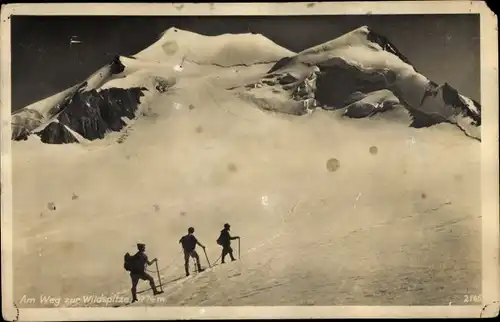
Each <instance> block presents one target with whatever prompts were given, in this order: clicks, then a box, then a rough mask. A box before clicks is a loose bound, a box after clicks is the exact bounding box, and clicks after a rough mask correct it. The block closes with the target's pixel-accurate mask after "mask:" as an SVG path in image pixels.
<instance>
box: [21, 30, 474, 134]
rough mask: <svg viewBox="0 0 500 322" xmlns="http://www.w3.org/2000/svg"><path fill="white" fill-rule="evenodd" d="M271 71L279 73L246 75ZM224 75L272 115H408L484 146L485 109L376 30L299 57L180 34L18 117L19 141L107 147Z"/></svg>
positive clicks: (228, 87) (240, 41)
mask: <svg viewBox="0 0 500 322" xmlns="http://www.w3.org/2000/svg"><path fill="white" fill-rule="evenodd" d="M265 64H274V66H272V68H270V69H269V70H267V72H266V71H264V72H258V71H257V70H255V71H254V72H253V73H248V72H247V73H245V72H243V73H238V71H237V70H236V69H237V67H245V68H246V69H245V70H249V69H252V68H253V67H257V66H258V65H265ZM189 66H196V67H197V68H196V69H195V68H189ZM231 72H232V73H231ZM214 73H223V74H224V73H225V75H224V76H220V77H219V76H214V77H212V78H211V81H210V83H211V86H212V85H215V87H216V88H219V89H220V90H223V91H228V92H229V93H231V94H232V95H235V96H237V97H239V98H241V99H243V100H245V101H250V102H252V103H253V104H254V105H256V106H257V107H259V108H262V109H264V110H270V111H275V112H282V113H288V114H294V115H303V114H306V113H310V112H312V111H313V110H315V109H317V108H323V109H325V110H342V111H343V115H344V116H347V117H351V118H364V117H371V116H373V115H375V114H380V113H383V112H387V111H390V110H395V109H403V110H404V111H406V112H407V114H408V116H409V118H408V120H403V122H407V123H408V125H409V126H412V127H428V126H431V125H435V124H438V123H443V122H446V123H450V124H453V125H455V126H457V127H458V128H459V129H461V130H462V131H463V132H464V133H465V134H466V135H467V136H470V137H472V138H475V139H478V140H480V126H481V106H480V105H479V104H478V103H477V102H475V101H473V100H471V99H469V98H467V97H465V96H463V95H461V94H459V92H458V91H457V90H456V89H454V88H453V87H452V86H451V85H450V84H447V83H445V84H443V85H438V84H436V83H434V82H433V81H432V80H429V79H427V78H426V77H425V76H424V75H422V74H420V73H419V72H418V71H417V69H416V68H415V67H414V66H413V65H411V63H410V61H409V60H408V59H407V58H406V57H405V56H404V55H403V54H402V53H400V52H399V51H398V49H397V48H396V47H395V46H394V45H393V44H392V43H391V42H390V41H389V40H388V39H387V38H385V37H384V36H382V35H379V34H377V33H375V32H374V31H372V30H370V29H369V28H368V27H366V26H362V27H360V28H358V29H355V30H353V31H351V32H349V33H347V34H345V35H343V36H341V37H339V38H336V39H334V40H331V41H329V42H326V43H323V44H320V45H318V46H315V47H312V48H309V49H306V50H304V51H302V52H300V53H297V54H296V53H293V52H291V51H290V50H287V49H285V48H283V47H281V46H279V45H277V44H275V43H274V42H272V41H271V40H269V39H267V38H265V37H264V36H262V35H259V34H257V35H256V34H224V35H219V36H203V35H199V34H196V33H193V32H189V31H184V30H180V29H177V28H170V29H169V30H167V31H166V32H164V33H163V34H162V36H161V37H160V38H159V40H158V41H156V42H155V43H153V44H152V45H151V46H149V47H147V48H145V49H144V50H142V51H140V52H139V53H137V54H136V55H134V56H133V57H130V58H129V57H123V56H117V57H115V59H114V60H113V61H112V62H110V63H109V64H108V65H106V66H104V67H103V68H101V69H100V70H98V71H97V72H96V73H94V74H92V75H91V76H90V77H89V78H88V79H87V80H85V81H83V82H82V83H80V84H77V85H75V86H73V87H71V88H69V89H67V90H65V91H62V92H60V93H58V94H55V95H53V96H51V97H49V98H46V99H44V100H42V101H39V102H36V103H34V104H31V105H29V106H27V107H25V108H23V109H21V110H20V111H18V112H16V113H14V114H13V115H12V139H13V140H23V139H27V138H28V136H30V135H32V134H35V135H37V136H38V137H40V139H41V141H42V142H45V143H76V142H82V141H83V140H95V139H102V138H104V137H105V135H106V133H108V132H118V131H122V129H123V128H124V127H125V126H126V124H127V122H128V121H130V120H133V119H134V118H136V117H138V116H140V115H141V111H142V113H143V111H144V108H146V107H147V105H148V102H151V100H154V99H155V97H156V96H157V95H164V94H167V95H168V94H169V92H171V91H175V90H176V83H177V82H178V81H179V80H180V79H182V80H183V81H185V82H199V81H200V79H206V78H207V75H211V74H212V75H214ZM227 73H230V74H227ZM246 74H252V77H250V76H249V75H246ZM245 75H246V76H245Z"/></svg>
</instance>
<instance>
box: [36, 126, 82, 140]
mask: <svg viewBox="0 0 500 322" xmlns="http://www.w3.org/2000/svg"><path fill="white" fill-rule="evenodd" d="M35 134H36V135H38V136H39V137H40V140H41V141H42V142H43V143H59V144H64V143H78V142H79V141H78V139H77V138H76V137H75V136H74V135H73V134H72V133H71V132H70V131H69V130H68V128H67V127H66V126H64V125H63V124H61V123H59V122H57V121H51V122H50V123H49V124H48V125H47V126H46V127H45V128H43V130H41V131H39V132H36V133H35Z"/></svg>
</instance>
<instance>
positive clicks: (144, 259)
mask: <svg viewBox="0 0 500 322" xmlns="http://www.w3.org/2000/svg"><path fill="white" fill-rule="evenodd" d="M147 263H148V255H146V253H143V252H137V253H135V255H134V265H133V269H132V273H135V274H140V273H144V271H145V269H146V264H147Z"/></svg>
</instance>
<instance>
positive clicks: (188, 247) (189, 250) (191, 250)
mask: <svg viewBox="0 0 500 322" xmlns="http://www.w3.org/2000/svg"><path fill="white" fill-rule="evenodd" d="M193 234H194V228H193V227H189V228H188V234H187V235H185V236H182V237H181V239H179V243H180V244H181V245H182V249H183V250H184V269H185V270H186V276H189V257H192V258H194V259H195V260H196V265H197V266H198V272H203V271H204V269H203V268H201V264H200V256H199V255H198V253H197V252H196V250H195V248H196V245H200V247H201V248H203V250H205V246H203V245H202V244H201V243H200V242H199V241H198V239H197V238H196V237H195V236H194V235H193Z"/></svg>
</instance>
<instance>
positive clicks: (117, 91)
mask: <svg viewBox="0 0 500 322" xmlns="http://www.w3.org/2000/svg"><path fill="white" fill-rule="evenodd" d="M144 90H147V89H145V88H129V89H122V88H110V89H105V90H101V91H99V92H98V91H97V90H91V91H88V92H82V93H77V94H76V95H75V96H73V99H72V100H71V101H70V102H69V104H68V105H67V106H66V107H65V108H64V110H63V111H62V112H61V114H59V116H58V117H57V119H58V120H59V122H60V123H61V124H63V125H66V126H68V127H69V128H70V129H72V130H74V131H75V132H77V133H78V134H80V135H81V136H82V137H84V138H86V139H88V140H95V139H102V138H104V135H105V134H106V132H109V131H116V132H117V131H120V130H121V129H122V128H123V127H124V126H125V125H126V123H125V122H124V121H123V120H122V117H127V118H129V119H133V118H134V117H135V112H136V110H137V107H138V106H139V103H140V97H141V96H143V93H142V92H143V91H144ZM53 143H56V142H53Z"/></svg>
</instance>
